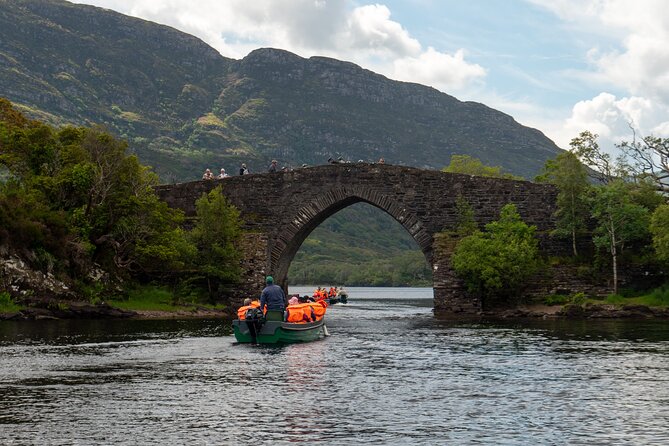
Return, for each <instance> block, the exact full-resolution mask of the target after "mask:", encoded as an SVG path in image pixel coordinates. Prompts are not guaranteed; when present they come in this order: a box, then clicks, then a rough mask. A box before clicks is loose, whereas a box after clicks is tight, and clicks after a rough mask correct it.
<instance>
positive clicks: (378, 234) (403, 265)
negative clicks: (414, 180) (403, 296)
mask: <svg viewBox="0 0 669 446" xmlns="http://www.w3.org/2000/svg"><path fill="white" fill-rule="evenodd" d="M384 204H386V205H388V204H389V205H390V206H388V207H390V208H391V209H390V210H389V209H386V208H384V207H383V206H381V205H379V204H377V203H373V202H370V201H369V200H367V199H364V198H362V197H359V196H348V197H346V198H344V199H341V200H338V201H334V202H331V203H329V204H328V205H327V206H321V207H320V208H317V206H315V205H314V204H313V203H312V204H310V205H307V206H305V207H304V208H303V210H307V211H311V212H309V213H310V215H308V216H300V215H298V216H297V217H296V221H299V223H301V224H300V225H299V226H298V225H295V226H296V227H295V228H293V229H297V230H294V231H293V234H290V236H289V237H285V241H286V243H285V245H284V246H281V245H282V243H281V242H279V243H277V244H276V245H278V247H279V248H282V249H280V250H278V249H276V248H277V246H276V245H275V246H274V247H273V248H274V249H273V252H272V254H273V256H272V257H273V262H272V263H273V265H274V268H273V270H274V271H275V273H276V275H277V276H279V277H282V278H284V279H285V281H284V283H285V285H286V286H287V285H288V283H290V284H291V285H297V284H298V282H299V284H305V283H306V282H308V281H310V280H313V281H316V282H314V283H325V282H327V283H329V284H335V283H337V284H346V285H349V286H350V285H352V284H353V285H362V284H365V285H375V286H400V285H401V286H432V267H431V258H432V251H431V242H430V243H425V239H426V238H425V237H424V233H423V232H424V231H422V230H421V225H420V222H418V221H417V220H416V219H415V218H411V217H410V215H408V214H407V213H406V210H405V209H404V208H401V207H400V206H398V205H397V204H396V203H384ZM298 214H299V213H298ZM412 230H413V233H412V232H411V231H412ZM312 234H313V236H312ZM419 241H423V246H421V245H420V242H419ZM298 251H299V252H300V253H299V255H298ZM296 256H297V259H296ZM295 259H296V260H297V263H296V264H295V265H294V266H292V267H291V265H293V260H295ZM315 264H317V265H319V268H314V267H313V265H315ZM289 270H290V274H289ZM326 279H327V280H326ZM288 281H289V282H288Z"/></svg>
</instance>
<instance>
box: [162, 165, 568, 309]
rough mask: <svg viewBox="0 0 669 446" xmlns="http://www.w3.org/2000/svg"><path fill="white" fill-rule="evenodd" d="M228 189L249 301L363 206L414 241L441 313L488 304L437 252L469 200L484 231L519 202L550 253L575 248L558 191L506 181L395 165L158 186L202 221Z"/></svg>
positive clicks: (283, 280) (443, 251)
mask: <svg viewBox="0 0 669 446" xmlns="http://www.w3.org/2000/svg"><path fill="white" fill-rule="evenodd" d="M218 185H221V186H222V188H223V194H224V195H225V196H226V197H227V198H228V200H229V202H230V203H231V204H233V205H234V206H236V207H237V208H238V209H239V210H240V212H241V218H242V220H243V222H244V229H245V230H246V235H245V237H244V241H243V245H244V246H243V247H241V248H240V249H242V250H243V252H244V256H245V261H244V270H245V280H244V282H243V286H244V291H245V294H246V295H250V296H256V295H259V293H260V290H261V289H262V287H263V280H262V278H263V276H264V275H267V274H271V275H273V276H274V279H275V281H276V283H278V284H280V285H282V286H283V287H284V289H285V288H286V286H287V276H288V268H289V266H290V262H291V261H292V260H293V257H294V256H295V254H296V253H297V251H298V249H299V248H300V246H301V245H302V242H303V241H304V240H305V239H306V238H307V236H308V235H309V234H310V233H311V232H312V231H313V230H314V229H315V228H316V227H317V226H318V225H320V224H321V223H322V222H323V221H325V220H326V219H327V218H329V217H330V216H332V215H333V214H334V213H336V212H337V211H339V210H341V209H343V208H345V207H347V206H350V205H352V204H354V203H357V202H365V203H369V204H371V205H372V206H376V207H377V208H379V209H382V210H383V211H385V212H387V213H388V214H390V215H391V216H392V217H393V218H394V219H395V220H397V222H399V223H400V224H401V225H402V226H403V227H404V228H405V229H406V230H407V231H408V232H409V234H411V236H412V237H413V238H414V240H415V241H416V243H417V244H418V246H419V247H420V249H421V250H422V251H423V254H424V255H425V258H426V259H427V261H428V263H429V264H430V265H432V269H433V281H434V285H433V286H434V308H435V313H437V314H453V313H465V314H475V313H478V312H480V311H481V308H482V303H481V302H480V301H479V300H477V299H474V298H472V297H470V296H468V295H467V293H465V292H464V290H463V286H462V283H461V282H460V281H459V280H458V279H457V278H456V277H455V274H454V272H453V270H452V269H451V266H450V254H451V252H452V246H451V248H449V247H448V246H445V247H444V246H441V247H440V249H435V246H434V245H435V243H434V241H435V234H437V233H438V232H440V231H443V230H452V229H454V227H455V224H456V220H457V213H456V200H457V197H458V196H459V195H462V196H463V197H464V198H465V199H466V200H467V201H468V202H469V203H470V205H471V206H472V208H473V210H474V213H475V218H476V220H477V223H478V224H479V225H481V226H482V225H484V224H486V223H488V222H490V221H492V220H496V219H497V218H498V217H499V211H500V209H501V208H502V206H504V205H505V204H507V203H514V204H516V206H517V207H518V211H519V213H520V215H521V217H522V218H523V220H524V221H525V222H527V223H528V224H531V225H535V226H537V233H538V234H539V237H540V240H541V242H540V243H541V247H542V249H543V250H544V252H548V253H554V252H559V251H562V250H566V249H568V247H562V246H560V245H559V244H556V242H555V241H553V240H551V239H549V238H548V237H547V235H546V234H548V232H549V231H550V230H551V229H552V228H553V224H554V220H553V214H554V211H555V198H556V193H557V192H556V190H555V188H554V187H552V186H550V185H545V184H535V183H531V182H528V181H514V180H502V179H495V178H486V177H477V176H469V175H461V174H450V173H444V172H439V171H434V170H423V169H416V168H411V167H402V166H393V165H387V164H368V163H355V164H332V165H323V166H316V167H308V168H302V169H297V170H294V171H290V172H278V173H272V174H255V175H244V176H234V177H230V178H226V179H223V180H211V181H194V182H190V183H181V184H173V185H164V186H158V187H157V188H156V190H157V193H158V195H159V196H160V197H161V198H162V199H163V200H165V201H166V202H167V203H168V204H169V205H170V206H172V207H175V208H180V209H182V210H183V211H184V212H185V213H186V216H191V217H192V216H194V215H195V200H196V199H197V198H199V197H200V196H201V195H202V194H203V193H206V192H209V191H211V190H212V189H213V188H215V187H216V186H218Z"/></svg>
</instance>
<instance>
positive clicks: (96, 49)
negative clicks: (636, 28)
mask: <svg viewBox="0 0 669 446" xmlns="http://www.w3.org/2000/svg"><path fill="white" fill-rule="evenodd" d="M0 87H1V88H0V96H4V97H6V98H8V99H9V100H11V101H12V102H13V103H15V104H16V105H17V106H18V107H19V108H20V109H21V110H22V111H24V112H26V113H27V114H28V115H30V116H32V117H35V118H38V119H42V120H45V121H47V122H50V123H52V124H56V125H64V124H69V123H71V124H77V125H92V124H100V125H103V126H105V127H107V128H108V129H109V130H110V131H112V132H114V133H116V134H117V135H119V136H121V137H123V138H126V139H127V140H128V142H129V144H130V146H131V149H132V150H134V151H136V152H137V154H138V156H139V157H140V159H141V160H142V161H143V162H144V163H146V164H149V165H152V166H153V167H154V168H155V170H156V171H157V172H158V173H159V174H161V177H162V179H163V181H176V180H187V179H195V178H199V177H200V175H201V172H202V170H203V169H204V168H205V167H211V168H212V169H218V168H219V167H220V166H224V167H226V168H227V169H228V170H232V171H234V170H235V169H236V167H237V166H238V164H239V163H241V162H246V163H247V164H249V166H250V168H251V171H252V172H253V171H264V170H265V169H266V167H267V165H268V163H269V160H270V159H272V158H276V159H278V160H279V164H280V165H290V166H296V165H301V164H302V163H307V164H320V163H323V162H325V160H327V159H328V158H329V157H335V158H337V157H339V156H341V157H343V158H345V159H350V160H358V159H364V160H377V159H378V158H380V157H383V158H385V160H386V162H388V163H394V164H404V165H411V166H416V167H424V168H433V169H440V168H442V167H443V166H445V165H447V164H448V163H449V161H450V157H451V155H452V154H468V155H472V156H475V157H477V158H480V159H481V160H482V161H483V162H484V163H486V164H489V165H501V166H503V167H504V168H506V169H507V170H508V171H509V172H511V173H514V174H517V175H522V176H525V177H532V176H533V175H535V174H536V173H537V172H538V171H539V170H540V168H541V167H542V166H543V164H544V162H545V160H546V159H548V158H553V157H555V155H556V154H557V153H558V152H559V148H558V147H557V146H556V145H555V144H554V143H553V142H552V141H551V140H549V139H548V138H547V137H546V136H544V135H543V134H542V133H541V132H540V131H538V130H535V129H531V128H528V127H525V126H522V125H520V124H519V123H517V122H516V121H514V120H513V118H512V117H510V116H508V115H506V114H504V113H502V112H499V111H497V110H494V109H492V108H489V107H487V106H485V105H483V104H479V103H475V102H461V101H459V100H458V99H456V98H454V97H452V96H449V95H447V94H445V93H441V92H439V91H437V90H435V89H433V88H430V87H426V86H422V85H418V84H413V83H407V82H398V81H393V80H390V79H388V78H386V77H384V76H381V75H379V74H375V73H373V72H371V71H368V70H365V69H363V68H361V67H359V66H357V65H355V64H352V63H349V62H343V61H339V60H335V59H330V58H325V57H311V58H309V59H304V58H302V57H299V56H297V55H295V54H292V53H289V52H287V51H282V50H276V49H269V48H263V49H259V50H256V51H253V52H251V53H250V54H249V55H248V56H246V57H245V58H243V59H241V60H233V59H228V58H225V57H223V56H221V55H220V54H219V53H218V52H217V51H216V50H214V49H213V48H211V47H209V46H208V45H207V44H205V43H204V42H202V41H201V40H199V39H197V38H195V37H193V36H190V35H188V34H185V33H182V32H180V31H177V30H175V29H173V28H170V27H167V26H163V25H158V24H155V23H151V22H148V21H145V20H141V19H137V18H132V17H127V16H124V15H122V14H118V13H116V12H113V11H109V10H105V9H101V8H96V7H92V6H84V5H75V4H72V3H68V2H65V1H61V0H0Z"/></svg>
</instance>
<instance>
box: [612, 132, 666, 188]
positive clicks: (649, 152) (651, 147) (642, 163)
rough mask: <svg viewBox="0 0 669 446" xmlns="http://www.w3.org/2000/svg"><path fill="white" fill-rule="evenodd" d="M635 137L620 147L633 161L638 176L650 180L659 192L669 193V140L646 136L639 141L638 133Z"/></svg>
mask: <svg viewBox="0 0 669 446" xmlns="http://www.w3.org/2000/svg"><path fill="white" fill-rule="evenodd" d="M632 131H633V132H634V129H632ZM634 136H635V137H634V138H633V140H632V142H627V141H623V142H622V143H621V144H620V145H619V146H618V147H620V148H621V149H622V150H623V152H624V153H625V154H626V155H627V156H628V157H629V158H630V159H632V160H633V164H632V168H633V170H634V172H635V174H636V176H637V177H639V178H647V179H650V180H651V181H652V182H653V183H654V184H655V186H656V188H657V190H659V191H662V192H669V138H658V137H655V136H646V137H644V138H641V140H637V139H636V132H634Z"/></svg>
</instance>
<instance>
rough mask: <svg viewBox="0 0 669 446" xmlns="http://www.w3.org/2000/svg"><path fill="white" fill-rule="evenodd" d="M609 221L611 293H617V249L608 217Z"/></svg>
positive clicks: (611, 220) (613, 230)
mask: <svg viewBox="0 0 669 446" xmlns="http://www.w3.org/2000/svg"><path fill="white" fill-rule="evenodd" d="M610 223H611V260H612V263H613V294H618V250H617V249H616V230H615V229H614V227H613V219H612V218H610Z"/></svg>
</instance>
